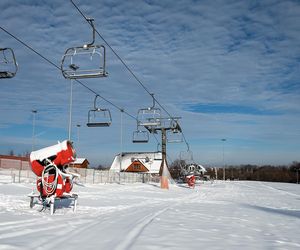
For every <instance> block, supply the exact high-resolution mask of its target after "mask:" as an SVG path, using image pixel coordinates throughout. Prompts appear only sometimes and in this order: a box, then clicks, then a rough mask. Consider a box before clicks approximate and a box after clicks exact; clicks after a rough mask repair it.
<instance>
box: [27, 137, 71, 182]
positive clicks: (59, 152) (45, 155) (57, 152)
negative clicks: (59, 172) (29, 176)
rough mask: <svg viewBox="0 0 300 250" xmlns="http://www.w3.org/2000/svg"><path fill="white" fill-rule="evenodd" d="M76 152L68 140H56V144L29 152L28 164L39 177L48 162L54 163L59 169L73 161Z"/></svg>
mask: <svg viewBox="0 0 300 250" xmlns="http://www.w3.org/2000/svg"><path fill="white" fill-rule="evenodd" d="M75 159H76V152H75V150H74V148H73V146H72V143H71V142H70V141H67V140H65V141H63V142H58V144H56V145H53V146H50V147H46V148H43V149H40V150H37V151H33V152H31V154H30V164H31V169H32V171H33V172H34V173H35V174H36V175H37V176H39V177H41V176H42V173H43V171H44V169H45V167H46V166H48V165H49V162H51V163H52V164H55V165H56V166H57V167H58V168H59V169H62V167H63V166H64V165H66V164H69V163H72V162H74V161H75Z"/></svg>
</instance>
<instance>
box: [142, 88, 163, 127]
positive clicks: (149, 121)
mask: <svg viewBox="0 0 300 250" xmlns="http://www.w3.org/2000/svg"><path fill="white" fill-rule="evenodd" d="M151 96H152V99H153V105H152V107H149V108H142V109H139V110H138V115H137V120H138V126H146V127H155V126H160V125H161V111H160V109H159V108H155V99H154V94H151Z"/></svg>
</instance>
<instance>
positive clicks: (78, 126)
mask: <svg viewBox="0 0 300 250" xmlns="http://www.w3.org/2000/svg"><path fill="white" fill-rule="evenodd" d="M76 127H77V151H79V128H80V127H81V125H80V124H77V125H76Z"/></svg>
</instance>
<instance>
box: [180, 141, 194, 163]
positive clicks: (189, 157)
mask: <svg viewBox="0 0 300 250" xmlns="http://www.w3.org/2000/svg"><path fill="white" fill-rule="evenodd" d="M187 147H188V148H187V150H186V151H181V152H180V154H179V159H180V161H181V162H185V164H186V165H187V164H191V163H193V162H194V157H193V152H192V151H191V150H190V147H189V145H188V144H187Z"/></svg>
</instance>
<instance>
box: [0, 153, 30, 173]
mask: <svg viewBox="0 0 300 250" xmlns="http://www.w3.org/2000/svg"><path fill="white" fill-rule="evenodd" d="M0 168H5V169H18V170H28V169H31V167H30V163H29V157H22V156H14V155H0Z"/></svg>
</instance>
